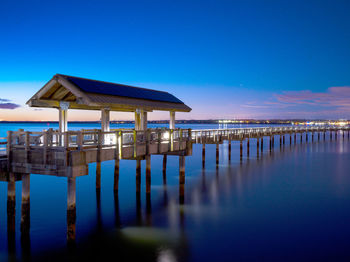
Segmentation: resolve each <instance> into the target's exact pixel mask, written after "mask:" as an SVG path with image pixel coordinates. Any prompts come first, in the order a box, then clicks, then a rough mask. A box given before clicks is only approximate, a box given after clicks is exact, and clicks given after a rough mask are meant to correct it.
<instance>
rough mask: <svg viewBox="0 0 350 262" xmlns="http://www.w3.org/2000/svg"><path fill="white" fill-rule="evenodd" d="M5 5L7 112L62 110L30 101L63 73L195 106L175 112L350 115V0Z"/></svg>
mask: <svg viewBox="0 0 350 262" xmlns="http://www.w3.org/2000/svg"><path fill="white" fill-rule="evenodd" d="M0 12H1V13H0V26H1V27H0V91H1V95H0V108H2V109H0V119H7V120H20V119H23V120H54V119H55V118H57V112H56V111H55V110H49V111H47V112H46V110H45V112H43V111H34V110H33V109H29V108H27V107H26V106H24V103H25V101H26V100H28V99H29V98H30V96H31V95H32V94H34V93H35V92H36V91H37V90H38V89H39V88H40V87H41V86H42V85H43V84H45V82H46V81H48V80H49V79H50V78H51V77H52V76H53V75H54V74H56V73H62V74H68V75H75V76H81V77H86V78H92V79H98V80H105V81H111V82H117V83H125V84H133V85H139V86H143V87H148V88H156V89H161V90H165V91H168V92H171V93H173V94H175V95H176V96H177V97H179V98H180V99H181V100H183V101H184V102H185V103H186V104H188V105H189V106H190V107H192V108H193V111H192V112H191V113H188V114H179V116H178V118H186V119H205V118H240V117H249V118H291V117H305V118H350V92H349V91H348V90H349V89H350V49H349V46H350V18H349V15H348V14H349V12H350V2H349V1H267V0H266V1H262V0H261V1H249V0H245V1H233V0H231V1H224V0H215V1H214V0H213V1H205V0H202V1H170V0H169V1H167V0H163V1H152V0H150V1H132V0H131V1H74V0H73V1H7V0H5V1H4V0H2V1H1V8H0ZM305 94H306V97H305V96H304V95H305ZM320 97H322V98H323V99H321V100H320V99H319V98H320ZM1 99H2V100H1ZM8 100H10V102H8ZM2 101H3V102H2ZM5 103H13V104H18V105H20V107H18V108H16V109H8V108H6V106H2V104H5ZM98 117H99V113H97V112H94V113H93V114H90V113H86V112H81V111H78V112H72V113H71V114H70V119H72V120H79V119H83V120H89V119H91V120H97V119H98ZM113 117H114V118H115V119H127V118H129V117H131V115H130V114H115V115H113ZM113 117H112V118H113ZM149 118H150V119H162V118H168V115H167V114H164V113H158V112H155V113H152V114H150V116H149Z"/></svg>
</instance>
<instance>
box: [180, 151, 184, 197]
mask: <svg viewBox="0 0 350 262" xmlns="http://www.w3.org/2000/svg"><path fill="white" fill-rule="evenodd" d="M179 202H180V204H184V203H185V156H179Z"/></svg>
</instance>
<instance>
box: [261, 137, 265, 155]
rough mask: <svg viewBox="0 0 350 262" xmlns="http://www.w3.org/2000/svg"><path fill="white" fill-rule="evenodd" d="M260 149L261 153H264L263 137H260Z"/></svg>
mask: <svg viewBox="0 0 350 262" xmlns="http://www.w3.org/2000/svg"><path fill="white" fill-rule="evenodd" d="M260 148H261V152H263V151H264V137H261V143H260Z"/></svg>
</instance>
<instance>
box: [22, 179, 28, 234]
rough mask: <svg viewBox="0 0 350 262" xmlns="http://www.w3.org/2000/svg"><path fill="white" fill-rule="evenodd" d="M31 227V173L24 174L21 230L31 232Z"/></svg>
mask: <svg viewBox="0 0 350 262" xmlns="http://www.w3.org/2000/svg"><path fill="white" fill-rule="evenodd" d="M29 229H30V174H23V175H22V206H21V232H22V233H29Z"/></svg>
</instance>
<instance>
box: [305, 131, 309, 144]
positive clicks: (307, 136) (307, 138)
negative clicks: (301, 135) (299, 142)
mask: <svg viewBox="0 0 350 262" xmlns="http://www.w3.org/2000/svg"><path fill="white" fill-rule="evenodd" d="M305 141H306V142H307V141H309V132H306V138H305Z"/></svg>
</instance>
